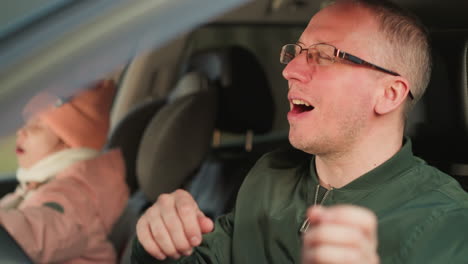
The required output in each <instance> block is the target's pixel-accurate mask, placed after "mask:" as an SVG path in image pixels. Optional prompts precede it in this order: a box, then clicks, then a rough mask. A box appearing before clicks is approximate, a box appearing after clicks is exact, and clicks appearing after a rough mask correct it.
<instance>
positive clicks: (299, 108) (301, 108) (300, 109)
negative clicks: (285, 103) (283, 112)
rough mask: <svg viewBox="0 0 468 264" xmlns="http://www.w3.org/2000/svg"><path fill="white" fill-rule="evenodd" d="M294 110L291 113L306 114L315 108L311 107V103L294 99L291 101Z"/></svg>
mask: <svg viewBox="0 0 468 264" xmlns="http://www.w3.org/2000/svg"><path fill="white" fill-rule="evenodd" d="M291 103H292V109H291V112H293V113H298V114H300V113H304V112H309V111H312V110H314V106H312V105H310V104H309V103H307V102H305V101H303V100H301V99H293V100H291Z"/></svg>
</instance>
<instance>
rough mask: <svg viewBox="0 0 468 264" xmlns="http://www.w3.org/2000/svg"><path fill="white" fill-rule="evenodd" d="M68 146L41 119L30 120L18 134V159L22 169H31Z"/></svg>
mask: <svg viewBox="0 0 468 264" xmlns="http://www.w3.org/2000/svg"><path fill="white" fill-rule="evenodd" d="M65 148H66V145H65V144H64V143H63V142H62V141H61V140H60V139H59V137H58V136H57V135H55V133H54V132H53V131H52V130H50V128H49V127H48V126H47V124H46V123H44V122H43V121H42V120H41V119H40V118H37V117H34V118H32V119H30V120H29V121H28V122H27V123H26V124H25V125H24V126H23V127H22V128H20V129H19V130H18V132H17V133H16V157H17V159H18V164H19V165H20V167H22V168H25V169H29V168H31V167H32V166H33V165H34V164H36V163H37V162H38V161H40V160H42V159H43V158H45V157H47V156H48V155H50V154H52V153H55V152H57V151H60V150H63V149H65Z"/></svg>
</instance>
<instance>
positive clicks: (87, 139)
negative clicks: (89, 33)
mask: <svg viewBox="0 0 468 264" xmlns="http://www.w3.org/2000/svg"><path fill="white" fill-rule="evenodd" d="M115 91H116V88H115V84H114V82H113V81H112V80H104V81H100V82H98V83H97V84H95V85H94V86H93V87H91V88H90V89H87V90H85V91H82V92H80V93H78V94H77V95H75V96H74V97H72V98H71V99H70V100H69V101H66V102H61V101H60V100H59V101H58V103H57V99H56V98H57V97H55V101H56V103H55V106H50V104H49V105H48V106H49V107H47V108H46V109H45V110H43V111H41V112H40V113H38V115H37V117H39V118H41V119H42V120H43V121H44V122H46V123H47V125H48V126H49V127H50V129H51V130H52V131H54V132H55V134H56V135H57V136H58V137H59V138H61V139H62V140H63V141H64V142H65V143H66V144H67V145H69V146H70V147H72V148H80V147H87V148H93V149H96V150H101V149H102V147H103V146H104V144H105V142H106V139H107V133H108V131H109V123H110V122H109V116H110V108H111V105H112V101H113V98H114V95H115ZM50 98H53V96H51V95H48V94H45V93H41V94H39V95H37V96H35V97H34V98H33V99H31V101H30V102H29V103H28V104H27V105H26V107H25V109H24V113H26V114H27V113H28V112H29V113H31V112H35V111H36V113H37V108H38V107H39V108H40V107H41V106H39V105H40V104H41V102H42V103H43V102H47V101H48V102H50ZM42 107H43V106H42ZM35 108H36V109H35Z"/></svg>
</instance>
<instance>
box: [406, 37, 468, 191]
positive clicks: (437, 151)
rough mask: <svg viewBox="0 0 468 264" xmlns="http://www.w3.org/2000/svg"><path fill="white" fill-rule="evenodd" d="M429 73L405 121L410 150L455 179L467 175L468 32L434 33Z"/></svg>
mask: <svg viewBox="0 0 468 264" xmlns="http://www.w3.org/2000/svg"><path fill="white" fill-rule="evenodd" d="M432 38H433V39H432V43H433V57H434V64H433V72H432V76H431V81H430V84H429V86H428V88H427V91H426V93H425V95H424V96H423V97H422V98H421V101H420V102H419V103H418V104H417V105H416V106H415V109H414V111H413V112H412V113H411V114H410V116H409V118H408V123H407V131H406V133H407V135H409V136H410V137H411V138H412V141H413V145H414V152H415V154H416V155H418V156H420V157H422V158H423V159H425V160H426V161H428V162H429V163H430V164H432V165H434V166H436V167H438V168H440V169H441V170H443V171H445V172H447V173H448V174H450V175H452V176H454V177H455V178H457V179H458V180H459V181H460V182H461V183H462V185H464V187H465V188H467V187H468V185H467V183H468V182H467V181H466V179H467V177H466V176H468V166H467V164H468V107H467V106H468V95H467V94H468V88H467V74H468V73H467V63H468V61H467V39H468V31H466V32H463V31H457V32H454V31H444V32H435V33H434V34H433V35H432Z"/></svg>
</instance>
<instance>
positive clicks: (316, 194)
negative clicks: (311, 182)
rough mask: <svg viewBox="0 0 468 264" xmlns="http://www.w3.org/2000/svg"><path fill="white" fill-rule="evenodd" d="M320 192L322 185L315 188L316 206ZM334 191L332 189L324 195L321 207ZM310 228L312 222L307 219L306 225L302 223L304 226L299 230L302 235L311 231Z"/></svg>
mask: <svg viewBox="0 0 468 264" xmlns="http://www.w3.org/2000/svg"><path fill="white" fill-rule="evenodd" d="M319 190H320V184H317V187H315V197H314V205H317V200H318V193H319ZM332 190H333V187H331V188H330V189H327V191H326V192H325V194H324V195H323V198H322V201H320V205H322V204H323V203H324V202H325V199H327V196H328V194H329V193H330V192H331V191H332ZM309 226H310V221H309V218H308V217H307V218H306V219H305V220H304V223H302V226H301V228H300V229H299V232H301V233H305V232H307V230H309Z"/></svg>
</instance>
